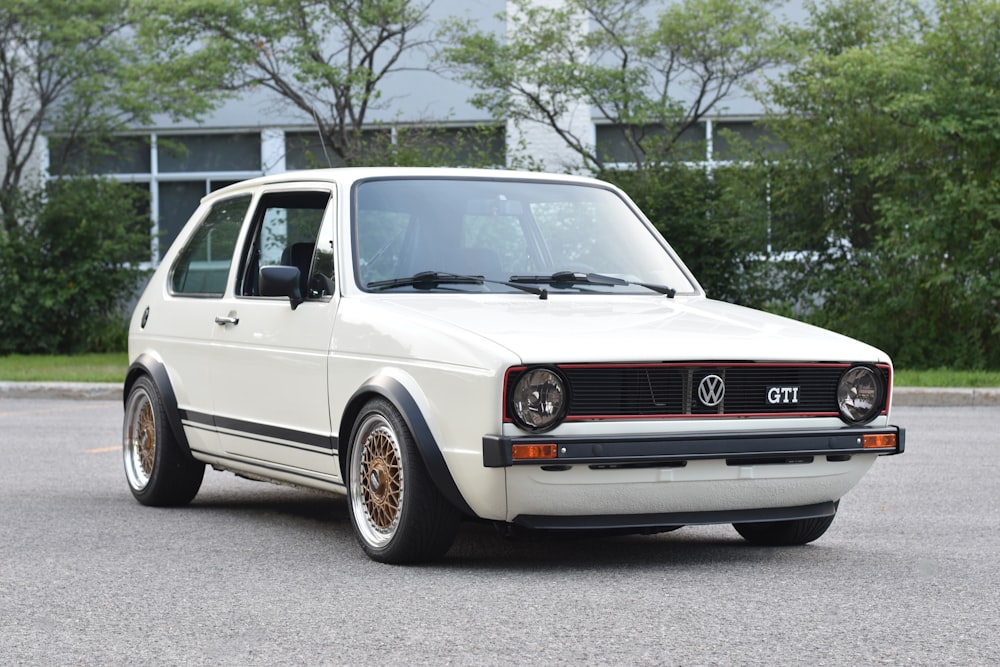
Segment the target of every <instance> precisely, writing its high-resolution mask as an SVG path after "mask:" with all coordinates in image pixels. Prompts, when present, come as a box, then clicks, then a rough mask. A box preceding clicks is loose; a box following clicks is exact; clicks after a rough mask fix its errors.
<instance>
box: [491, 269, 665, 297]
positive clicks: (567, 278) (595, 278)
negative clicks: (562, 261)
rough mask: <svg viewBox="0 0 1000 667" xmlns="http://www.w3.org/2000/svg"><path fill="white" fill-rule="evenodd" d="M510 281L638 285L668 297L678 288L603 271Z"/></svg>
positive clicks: (519, 278) (522, 278) (556, 273)
mask: <svg viewBox="0 0 1000 667" xmlns="http://www.w3.org/2000/svg"><path fill="white" fill-rule="evenodd" d="M510 282H512V283H534V284H543V285H552V286H553V287H557V288H563V287H572V286H574V285H605V286H609V287H613V286H616V285H619V286H621V285H637V286H639V287H645V288H646V289H648V290H652V291H654V292H658V293H660V294H665V295H666V296H667V298H668V299H672V298H674V295H675V294H677V290H675V289H674V288H672V287H667V286H666V285H657V284H655V283H643V282H636V281H633V280H625V279H624V278H616V277H614V276H606V275H604V274H601V273H577V272H574V271H557V272H555V273H553V274H552V275H548V276H511V277H510Z"/></svg>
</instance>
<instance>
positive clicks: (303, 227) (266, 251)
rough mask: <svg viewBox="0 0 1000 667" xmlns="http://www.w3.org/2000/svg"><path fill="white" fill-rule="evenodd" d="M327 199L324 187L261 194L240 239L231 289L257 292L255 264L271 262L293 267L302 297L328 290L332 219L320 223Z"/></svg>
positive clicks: (257, 266)
mask: <svg viewBox="0 0 1000 667" xmlns="http://www.w3.org/2000/svg"><path fill="white" fill-rule="evenodd" d="M329 201H330V193H329V192H275V193H268V194H265V195H264V196H262V197H261V199H260V202H259V203H258V205H257V210H256V211H255V212H254V221H253V224H252V225H251V226H250V231H249V234H250V238H249V239H248V242H247V243H246V244H244V247H245V249H246V251H245V253H244V257H243V259H242V269H241V271H240V283H239V285H238V286H237V290H236V291H237V294H240V295H241V296H259V295H260V290H259V276H260V268H261V267H263V266H275V265H282V266H295V267H297V268H298V269H299V274H300V281H301V287H302V295H303V296H305V297H306V298H318V297H321V296H329V295H330V294H332V288H333V269H334V265H333V230H332V223H330V222H328V223H327V224H326V226H325V229H324V216H325V212H326V209H327V203H328V202H329ZM321 229H323V232H322V234H321Z"/></svg>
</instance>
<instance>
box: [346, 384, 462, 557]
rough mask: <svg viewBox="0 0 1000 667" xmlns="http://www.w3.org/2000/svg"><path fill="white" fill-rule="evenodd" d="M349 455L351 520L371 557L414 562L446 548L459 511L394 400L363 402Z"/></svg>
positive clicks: (441, 553)
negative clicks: (433, 476)
mask: <svg viewBox="0 0 1000 667" xmlns="http://www.w3.org/2000/svg"><path fill="white" fill-rule="evenodd" d="M348 457H349V458H348V464H347V478H348V479H347V485H348V486H347V488H348V504H349V506H350V515H351V525H352V526H353V527H354V534H355V535H356V536H357V538H358V542H359V543H360V544H361V548H362V549H364V551H365V553H366V554H368V556H369V557H370V558H372V559H373V560H376V561H379V562H382V563H415V562H420V561H428V560H433V559H435V558H439V557H441V556H443V555H444V554H445V552H447V551H448V549H449V548H450V547H451V544H452V542H453V541H454V539H455V534H456V532H457V531H458V524H459V520H460V518H461V515H460V514H459V512H458V510H456V509H455V508H454V507H453V506H452V505H451V504H449V503H448V501H447V500H445V499H444V497H443V496H442V495H441V493H440V492H439V491H438V489H437V487H436V486H434V482H433V481H432V480H431V479H430V476H429V475H428V474H427V471H426V469H425V468H424V465H423V461H422V460H421V458H420V453H419V451H418V450H417V446H416V443H415V442H414V440H413V436H412V434H411V433H410V430H409V429H408V428H407V426H406V424H405V423H404V421H403V419H402V417H401V416H400V414H399V412H398V411H397V410H396V409H395V407H393V406H392V404H390V403H389V402H388V401H386V400H384V399H380V398H379V399H373V400H372V401H370V402H369V403H368V404H366V405H365V407H364V409H363V410H362V411H361V414H360V415H359V416H358V419H357V421H356V422H355V425H354V430H353V432H352V434H351V448H350V452H349V453H348Z"/></svg>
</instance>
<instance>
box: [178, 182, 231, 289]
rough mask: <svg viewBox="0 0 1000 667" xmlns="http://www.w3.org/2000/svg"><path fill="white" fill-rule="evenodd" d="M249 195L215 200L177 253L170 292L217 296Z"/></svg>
mask: <svg viewBox="0 0 1000 667" xmlns="http://www.w3.org/2000/svg"><path fill="white" fill-rule="evenodd" d="M249 208H250V197H249V196H245V197H236V198H233V199H227V200H225V201H221V202H219V203H217V204H215V205H214V206H213V207H212V209H211V210H210V211H209V212H208V215H206V216H205V219H204V220H202V222H201V224H200V225H199V226H198V229H197V230H196V231H195V233H194V235H192V237H191V239H190V240H189V241H188V244H187V245H186V246H185V247H184V250H182V251H181V253H180V255H178V257H177V262H176V263H175V264H174V266H173V269H172V271H171V275H170V288H171V291H172V292H173V293H174V294H178V295H184V296H215V297H221V296H222V295H223V294H224V293H225V291H226V279H227V278H228V276H229V268H230V266H231V265H232V262H233V252H234V251H235V249H236V242H237V240H238V239H239V237H240V228H241V227H242V226H243V219H244V218H245V217H246V213H247V210H248V209H249Z"/></svg>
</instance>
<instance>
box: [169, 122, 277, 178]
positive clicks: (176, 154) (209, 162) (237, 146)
mask: <svg viewBox="0 0 1000 667" xmlns="http://www.w3.org/2000/svg"><path fill="white" fill-rule="evenodd" d="M158 149H159V150H158V153H159V164H158V171H160V172H162V173H178V172H209V171H255V172H256V171H260V133H259V132H257V133H253V134H197V135H163V136H160V137H158Z"/></svg>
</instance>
